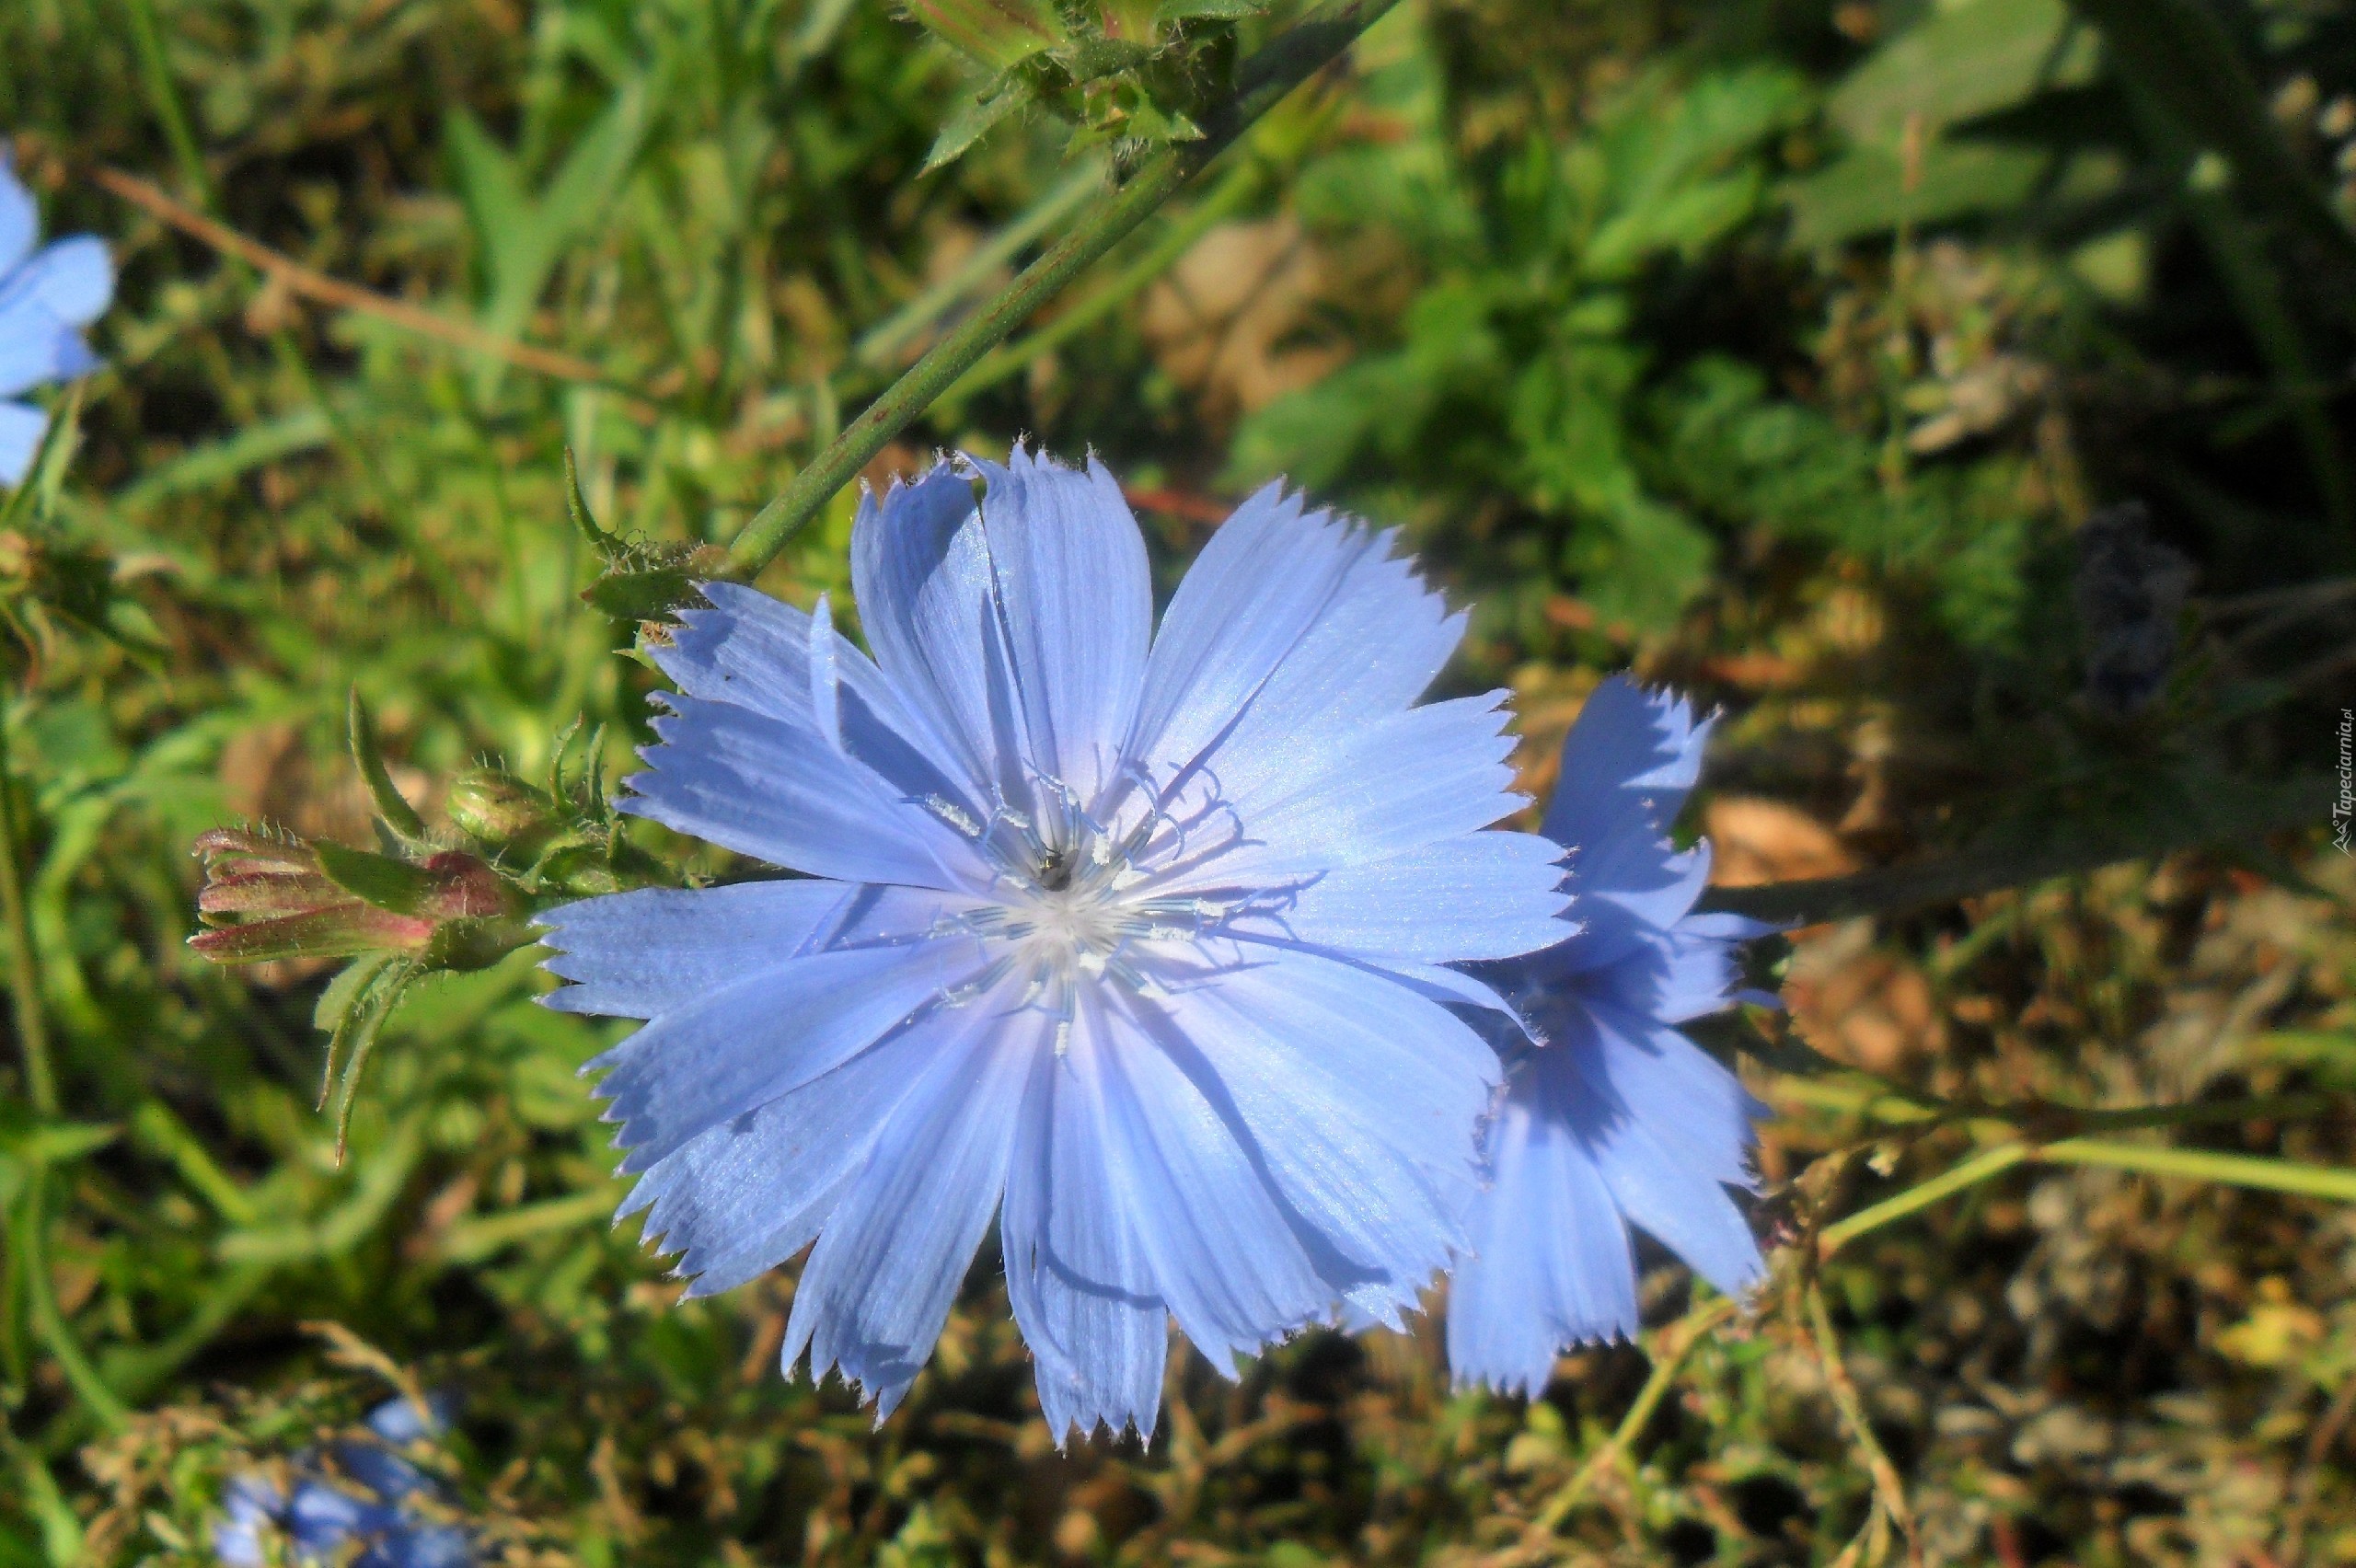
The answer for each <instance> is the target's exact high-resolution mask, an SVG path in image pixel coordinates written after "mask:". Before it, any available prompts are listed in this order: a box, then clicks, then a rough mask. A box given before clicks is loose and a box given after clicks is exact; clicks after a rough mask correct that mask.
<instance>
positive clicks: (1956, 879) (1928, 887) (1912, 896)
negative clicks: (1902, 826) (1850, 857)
mask: <svg viewBox="0 0 2356 1568" xmlns="http://www.w3.org/2000/svg"><path fill="white" fill-rule="evenodd" d="M2334 791H2335V786H2334V785H2333V784H2332V783H2331V781H2329V780H2327V779H2322V778H2309V779H2302V780H2297V781H2294V782H2292V783H2291V784H2287V785H2284V786H2282V787H2281V788H2279V789H2275V790H2263V791H2260V790H2255V789H2253V790H2249V791H2246V795H2247V796H2249V797H2254V800H2253V801H2251V802H2250V803H2247V804H2245V802H2244V800H2243V799H2241V798H2235V799H2228V800H2219V801H2214V802H2213V803H2212V805H2211V807H2210V809H2207V810H2202V809H2197V804H2196V803H2195V802H2187V806H2188V809H2187V810H2185V811H2184V812H2182V813H2179V814H2178V815H2177V816H2176V817H2174V818H2172V819H2170V820H2169V821H2167V822H2166V823H2165V824H2159V825H2156V826H2154V828H2153V830H2151V831H2150V832H2148V833H2147V834H2146V835H2145V836H2143V837H2142V839H2141V840H2139V841H2135V842H2127V841H2122V840H2119V839H2115V838H2108V837H2097V836H2092V835H2091V834H2090V835H2088V836H2085V837H2084V838H2082V839H2080V840H2079V841H2077V842H2073V843H2070V844H2067V845H2061V846H2052V847H2038V848H2032V849H2018V850H2011V851H2003V850H1999V851H1994V852H1991V853H1987V854H1979V855H1956V856H1950V857H1947V858H1945V859H1936V860H1931V861H1927V862H1925V863H1923V864H1921V865H1912V866H1893V867H1890V868H1888V869H1887V870H1873V871H1858V872H1856V873H1854V874H1853V875H1850V876H1843V877H1819V878H1814V879H1811V880H1809V881H1806V882H1767V883H1764V884H1761V885H1760V886H1757V887H1714V888H1712V889H1710V890H1709V891H1708V892H1707V893H1705V894H1703V895H1702V899H1701V902H1700V904H1699V905H1698V907H1699V908H1702V909H1706V910H1718V911H1724V912H1726V913H1728V914H1734V915H1747V916H1749V917H1751V918H1752V919H1754V920H1765V921H1769V922H1771V923H1773V924H1775V925H1793V926H1813V925H1817V924H1819V923H1820V922H1822V921H1827V920H1854V919H1857V918H1859V917H1865V916H1876V915H1899V914H1903V913H1905V912H1906V911H1908V910H1911V909H1921V908H1923V907H1925V906H1928V905H1939V904H1952V903H1954V902H1955V901H1956V900H1958V899H1960V898H1969V897H1972V896H1973V895H1975V894H1983V893H1993V892H1995V891H1997V890H1998V889H2000V888H2007V887H2023V886H2027V884H2029V883H2031V882H2050V881H2051V880H2053V879H2054V878H2056V877H2068V876H2079V875H2083V874H2084V873H2085V872H2088V871H2094V870H2101V869H2102V868H2103V867H2105V866H2113V865H2118V864H2119V863H2120V862H2122V861H2127V860H2145V859H2154V858H2155V857H2158V856H2162V855H2166V854H2171V853H2173V852H2174V851H2176V850H2178V849H2189V848H2193V847H2197V846H2200V845H2203V844H2222V843H2229V842H2231V841H2233V840H2235V839H2242V838H2261V837H2264V836H2267V835H2268V834H2272V833H2282V832H2288V831H2292V830H2294V829H2298V828H2303V827H2312V826H2315V825H2316V824H2320V823H2321V822H2323V820H2324V819H2325V817H2326V816H2327V814H2328V813H2329V812H2330V809H2331V806H2330V802H2331V800H2332V798H2333V794H2334Z"/></svg>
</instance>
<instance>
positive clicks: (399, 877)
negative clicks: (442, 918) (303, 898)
mask: <svg viewBox="0 0 2356 1568" xmlns="http://www.w3.org/2000/svg"><path fill="white" fill-rule="evenodd" d="M311 852H312V853H313V854H315V855H317V856H318V858H319V869H320V870H323V871H325V872H326V873H327V874H328V880H329V882H334V883H335V885H336V886H338V887H340V888H341V889H343V891H344V892H346V893H348V894H352V896H353V897H355V898H358V899H360V900H361V901H362V902H363V903H365V904H370V905H375V907H376V908H378V909H387V910H390V911H392V912H393V913H394V914H396V915H419V914H423V913H425V911H426V907H427V905H428V904H429V902H430V901H431V900H432V899H433V896H434V894H436V893H438V892H440V891H441V887H442V879H441V878H438V877H436V876H434V875H433V872H431V871H428V870H425V869H424V868H423V867H422V866H412V865H410V864H408V863H407V862H406V861H402V860H396V859H393V858H392V857H391V856H389V855H379V854H376V853H375V852H374V851H373V850H368V849H351V848H347V847H344V846H343V845H341V844H314V845H313V846H311Z"/></svg>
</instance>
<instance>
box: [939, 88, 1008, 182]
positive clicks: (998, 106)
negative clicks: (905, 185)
mask: <svg viewBox="0 0 2356 1568" xmlns="http://www.w3.org/2000/svg"><path fill="white" fill-rule="evenodd" d="M1021 108H1022V96H1021V94H1020V93H1018V92H1016V91H1013V90H1011V88H1009V87H1007V86H1004V85H1003V84H1001V85H999V86H993V87H992V88H991V89H990V90H989V91H988V92H987V93H985V94H983V95H982V96H980V97H979V98H968V99H966V100H965V101H964V103H961V104H960V105H958V107H957V110H956V112H955V113H953V114H952V115H951V116H950V117H949V118H948V120H946V121H943V122H942V124H941V131H940V133H938V134H937V135H935V136H934V137H933V139H932V150H931V151H930V152H928V153H926V154H925V156H924V168H923V169H922V170H921V171H920V172H922V173H926V174H930V173H931V172H932V171H933V170H934V169H937V168H939V167H941V166H942V165H944V164H949V163H953V162H955V161H956V159H957V158H958V157H959V156H962V155H963V154H964V151H965V149H966V148H968V147H970V146H972V145H973V144H975V143H976V142H978V141H980V140H981V139H982V138H983V137H984V136H986V135H987V134H988V133H989V131H990V128H991V127H993V126H995V125H996V124H998V122H999V121H1001V120H1004V119H1006V118H1007V117H1008V116H1010V115H1011V114H1013V113H1014V111H1015V110H1019V109H1021Z"/></svg>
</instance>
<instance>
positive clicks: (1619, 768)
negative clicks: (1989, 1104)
mask: <svg viewBox="0 0 2356 1568" xmlns="http://www.w3.org/2000/svg"><path fill="white" fill-rule="evenodd" d="M1709 731H1710V725H1709V723H1708V722H1707V721H1704V722H1702V723H1699V724H1696V723H1695V722H1693V720H1692V711H1691V709H1689V708H1688V706H1687V705H1686V703H1685V702H1684V701H1683V700H1681V699H1679V698H1672V697H1670V696H1669V695H1666V694H1657V693H1651V692H1646V691H1645V690H1643V689H1642V688H1640V687H1638V686H1634V685H1633V684H1631V683H1630V682H1628V681H1626V680H1624V679H1621V678H1618V677H1614V678H1613V679H1611V680H1608V681H1606V682H1604V683H1603V685H1602V686H1600V687H1599V688H1597V690H1596V692H1595V694H1594V695H1593V696H1592V697H1590V698H1588V701H1587V705H1586V706H1585V708H1583V709H1581V710H1580V713H1579V718H1578V722H1577V723H1576V725H1574V726H1573V727H1572V730H1571V732H1570V734H1569V736H1568V737H1567V738H1565V741H1564V743H1563V758H1562V771H1561V777H1560V779H1559V781H1558V782H1557V783H1556V785H1555V787H1554V799H1553V804H1552V805H1551V806H1550V807H1549V809H1548V811H1547V813H1546V820H1545V823H1544V824H1543V825H1544V830H1545V833H1546V835H1547V836H1548V837H1550V838H1552V839H1553V840H1555V841H1556V842H1558V843H1560V844H1563V845H1565V846H1567V847H1571V855H1570V858H1569V860H1568V865H1569V867H1570V873H1569V876H1568V877H1567V879H1566V881H1565V886H1566V887H1567V888H1568V889H1569V891H1570V892H1571V893H1572V894H1574V899H1573V903H1572V905H1571V908H1570V910H1569V912H1568V913H1567V914H1566V915H1565V920H1567V921H1573V922H1576V928H1575V929H1573V930H1572V931H1571V932H1570V934H1568V935H1567V936H1565V937H1564V938H1563V940H1559V941H1556V942H1554V943H1553V944H1551V945H1549V946H1548V947H1547V948H1546V949H1545V951H1542V952H1537V953H1533V954H1530V955H1529V956H1527V957H1523V958H1518V959H1514V960H1512V961H1510V962H1509V963H1501V964H1494V965H1485V966H1481V968H1480V972H1481V973H1482V974H1483V975H1484V978H1486V979H1487V980H1488V981H1489V982H1490V983H1491V984H1492V985H1493V986H1496V989H1497V990H1498V991H1499V992H1500V993H1502V994H1503V995H1504V996H1506V997H1507V998H1508V999H1509V1000H1510V1001H1512V1002H1513V1004H1514V1005H1515V1008H1516V1010H1517V1011H1518V1013H1519V1016H1520V1018H1521V1019H1522V1020H1524V1021H1525V1023H1526V1024H1527V1026H1528V1031H1527V1032H1526V1033H1513V1032H1506V1031H1504V1030H1493V1031H1492V1033H1493V1035H1494V1037H1495V1038H1496V1042H1497V1044H1498V1048H1499V1050H1500V1052H1501V1054H1502V1055H1504V1057H1505V1060H1506V1069H1507V1070H1506V1089H1505V1093H1504V1095H1503V1097H1502V1099H1501V1101H1500V1102H1499V1105H1498V1107H1497V1111H1496V1115H1495V1117H1494V1118H1493V1119H1492V1120H1491V1121H1490V1123H1489V1124H1488V1125H1487V1128H1486V1130H1485V1132H1484V1155H1485V1157H1486V1159H1487V1162H1488V1167H1489V1170H1488V1180H1487V1182H1486V1183H1485V1185H1484V1188H1483V1190H1482V1193H1481V1195H1480V1197H1479V1198H1478V1200H1477V1201H1476V1202H1475V1204H1474V1205H1473V1209H1472V1217H1471V1219H1470V1220H1469V1222H1468V1228H1469V1229H1470V1230H1471V1232H1472V1252H1471V1254H1470V1255H1469V1256H1467V1257H1465V1258H1463V1259H1461V1261H1460V1262H1459V1263H1458V1265H1457V1268H1456V1272H1455V1277H1454V1281H1453V1284H1452V1285H1451V1286H1450V1288H1449V1307H1448V1353H1449V1365H1450V1366H1451V1368H1452V1370H1453V1372H1454V1374H1455V1377H1456V1379H1457V1381H1458V1382H1459V1383H1460V1384H1475V1383H1485V1384H1488V1385H1490V1386H1492V1387H1494V1388H1496V1389H1501V1390H1505V1391H1519V1392H1522V1393H1535V1392H1537V1391H1538V1390H1539V1389H1542V1388H1544V1387H1545V1385H1546V1381H1547V1379H1548V1378H1549V1377H1550V1376H1551V1374H1552V1370H1553V1364H1554V1357H1555V1355H1556V1353H1557V1352H1558V1351H1560V1350H1561V1349H1563V1348H1564V1347H1565V1346H1567V1345H1571V1344H1575V1343H1580V1342H1583V1341H1589V1340H1602V1339H1609V1338H1612V1337H1614V1336H1623V1337H1626V1336H1633V1335H1634V1333H1635V1332H1636V1271H1635V1262H1634V1251H1633V1249H1632V1244H1631V1238H1630V1228H1631V1227H1632V1226H1633V1227H1634V1228H1637V1229H1641V1230H1643V1231H1645V1232H1646V1233H1647V1234H1649V1235H1650V1236H1652V1237H1653V1238H1655V1239H1657V1240H1659V1241H1660V1242H1662V1243H1664V1244H1665V1245H1667V1246H1668V1247H1669V1250H1670V1251H1674V1252H1676V1253H1677V1254H1678V1256H1680V1258H1682V1259H1684V1260H1685V1262H1687V1263H1688V1264H1690V1265H1691V1266H1692V1268H1693V1270H1694V1271H1695V1272H1696V1273H1697V1274H1701V1275H1702V1277H1703V1278H1704V1279H1706V1280H1708V1281H1709V1282H1710V1283H1711V1284H1712V1285H1714V1286H1716V1287H1717V1288H1718V1289H1720V1290H1722V1291H1725V1292H1727V1293H1728V1294H1729V1295H1731V1294H1735V1293H1737V1292H1739V1291H1741V1290H1743V1289H1744V1288H1745V1287H1747V1286H1750V1284H1751V1283H1753V1282H1754V1281H1755V1280H1757V1278H1758V1277H1759V1274H1760V1268H1761V1262H1760V1255H1759V1247H1758V1243H1757V1242H1756V1241H1755V1240H1754V1239H1752V1237H1751V1234H1750V1226H1749V1224H1748V1223H1747V1222H1746V1221H1745V1219H1744V1217H1743V1215H1742V1212H1741V1210H1740V1209H1739V1208H1738V1207H1737V1206H1736V1205H1735V1203H1734V1201H1733V1199H1732V1198H1731V1197H1730V1196H1729V1195H1728V1194H1727V1187H1729V1186H1733V1187H1742V1188H1748V1187H1750V1185H1751V1182H1752V1178H1751V1174H1750V1166H1749V1154H1750V1146H1751V1123H1752V1121H1753V1119H1754V1118H1756V1117H1758V1116H1761V1115H1763V1114H1764V1113H1765V1107H1764V1106H1762V1105H1761V1104H1760V1103H1759V1102H1758V1101H1756V1100H1754V1099H1752V1098H1751V1096H1750V1094H1749V1093H1747V1092H1746V1091H1745V1090H1743V1088H1742V1086H1741V1085H1740V1084H1739V1083H1738V1082H1737V1081H1736V1079H1735V1077H1734V1075H1733V1074H1732V1073H1730V1072H1728V1071H1727V1069H1726V1068H1725V1067H1723V1066H1720V1065H1719V1064H1718V1063H1717V1062H1716V1061H1715V1060H1713V1059H1712V1058H1711V1057H1710V1056H1709V1055H1707V1054H1705V1053H1704V1052H1703V1051H1702V1050H1701V1049H1700V1048H1699V1047H1698V1046H1696V1045H1695V1044H1693V1043H1692V1041H1690V1040H1688V1039H1686V1038H1685V1036H1684V1034H1683V1033H1681V1032H1680V1031H1679V1030H1678V1028H1677V1025H1678V1024H1679V1023H1680V1022H1682V1021H1684V1020H1689V1019H1693V1018H1698V1017H1700V1016H1702V1015H1703V1014H1705V1013H1711V1012H1715V1011H1718V1010H1719V1009H1723V1008H1726V1007H1727V1006H1728V1005H1730V1004H1731V1003H1732V1002H1734V1001H1736V1000H1738V999H1739V1000H1755V1001H1761V1002H1765V1003H1769V1004H1771V1005H1772V1004H1773V1000H1774V998H1773V997H1768V996H1765V995H1762V994H1760V993H1755V992H1741V993H1731V987H1732V986H1733V985H1734V982H1735V977H1736V976H1735V963H1734V957H1735V949H1736V947H1737V945H1738V944H1739V943H1741V942H1743V941H1746V940H1750V938H1753V937H1756V936H1760V935H1762V934H1764V933H1765V932H1766V931H1767V930H1768V929H1769V928H1767V927H1764V926H1761V925H1760V924H1759V923H1758V922H1756V921H1752V920H1748V919H1744V918H1742V917H1738V916H1732V915H1713V914H1700V915H1697V914H1694V913H1692V908H1693V903H1694V900H1695V899H1697V898H1698V897H1700V896H1701V894H1702V890H1703V887H1704V886H1705V885H1706V884H1707V883H1708V882H1709V875H1710V853H1709V845H1708V844H1707V843H1706V842H1704V843H1703V844H1701V845H1699V846H1698V847H1695V848H1693V849H1691V850H1687V851H1683V852H1680V851H1678V850H1677V849H1675V848H1674V847H1671V845H1670V844H1669V840H1668V839H1667V838H1666V837H1664V836H1663V833H1664V830H1665V829H1666V828H1667V827H1668V825H1669V823H1670V822H1671V821H1673V820H1674V819H1675V818H1676V816H1677V813H1678V812H1679V810H1680V808H1681V807H1682V806H1683V804H1684V801H1685V796H1686V794H1687V792H1688V791H1689V790H1692V787H1693V783H1694V780H1695V779H1696V778H1698V777H1699V775H1700V772H1701V765H1702V748H1703V744H1704V743H1705V742H1706V741H1707V739H1708V737H1709ZM1533 1037H1534V1042H1535V1043H1533Z"/></svg>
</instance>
